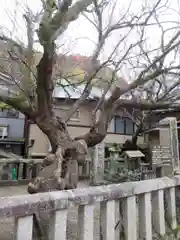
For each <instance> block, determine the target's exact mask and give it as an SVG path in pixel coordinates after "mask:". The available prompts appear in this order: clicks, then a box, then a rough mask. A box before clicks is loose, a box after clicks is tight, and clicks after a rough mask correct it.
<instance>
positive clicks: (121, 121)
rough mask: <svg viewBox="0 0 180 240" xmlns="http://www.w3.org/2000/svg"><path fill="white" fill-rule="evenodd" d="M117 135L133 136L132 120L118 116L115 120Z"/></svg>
mask: <svg viewBox="0 0 180 240" xmlns="http://www.w3.org/2000/svg"><path fill="white" fill-rule="evenodd" d="M114 127H115V129H114V130H115V133H119V134H124V135H132V134H133V133H134V123H133V121H132V120H131V119H128V118H121V117H118V116H116V117H115V119H114Z"/></svg>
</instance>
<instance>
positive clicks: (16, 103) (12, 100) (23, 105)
mask: <svg viewBox="0 0 180 240" xmlns="http://www.w3.org/2000/svg"><path fill="white" fill-rule="evenodd" d="M0 101H2V102H4V103H6V104H8V105H10V106H12V107H13V108H14V109H16V110H18V111H19V112H21V113H23V114H24V115H26V116H27V117H29V118H31V119H34V118H35V116H36V113H35V112H34V111H33V109H32V108H31V106H30V105H29V104H28V102H26V101H24V100H23V99H22V98H18V97H9V96H2V95H0Z"/></svg>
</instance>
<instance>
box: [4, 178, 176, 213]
mask: <svg viewBox="0 0 180 240" xmlns="http://www.w3.org/2000/svg"><path fill="white" fill-rule="evenodd" d="M179 185H180V176H176V177H173V178H168V177H165V178H159V179H152V180H146V181H140V182H128V183H127V182H126V183H121V184H111V185H106V186H97V187H88V188H79V189H74V190H68V191H54V192H47V193H39V194H34V195H28V194H27V195H21V196H13V197H2V198H0V217H11V216H14V217H23V216H28V215H32V214H33V213H36V212H47V211H54V210H61V209H65V208H68V207H70V206H76V205H85V204H93V203H96V202H102V201H108V200H116V199H120V198H125V197H130V196H133V195H139V194H143V193H147V192H152V191H157V190H159V189H166V188H171V187H175V186H179Z"/></svg>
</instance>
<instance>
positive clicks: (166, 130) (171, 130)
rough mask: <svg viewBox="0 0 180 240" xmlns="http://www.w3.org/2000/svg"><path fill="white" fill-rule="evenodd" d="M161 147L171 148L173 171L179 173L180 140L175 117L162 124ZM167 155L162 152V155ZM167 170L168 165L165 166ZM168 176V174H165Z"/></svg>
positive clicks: (162, 121) (161, 122)
mask: <svg viewBox="0 0 180 240" xmlns="http://www.w3.org/2000/svg"><path fill="white" fill-rule="evenodd" d="M159 123H160V131H159V138H160V146H161V147H162V146H163V147H166V148H169V151H170V155H171V159H170V160H171V161H170V165H171V170H172V171H173V173H174V171H177V170H179V140H178V131H177V120H176V118H175V117H168V118H165V119H163V120H161V121H160V122H159ZM163 154H164V155H166V153H163V152H162V155H163ZM162 159H163V156H162ZM165 169H166V164H165V165H164V170H165ZM163 175H166V174H163Z"/></svg>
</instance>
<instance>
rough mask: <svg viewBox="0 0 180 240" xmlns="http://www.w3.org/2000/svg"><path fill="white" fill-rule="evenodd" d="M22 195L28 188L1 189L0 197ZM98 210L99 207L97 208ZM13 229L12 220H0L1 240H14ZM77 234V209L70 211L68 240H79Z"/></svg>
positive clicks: (97, 215)
mask: <svg viewBox="0 0 180 240" xmlns="http://www.w3.org/2000/svg"><path fill="white" fill-rule="evenodd" d="M86 186H87V184H86V183H84V182H82V183H80V184H79V187H86ZM22 194H26V186H21V187H17V186H14V187H0V197H3V196H14V195H22ZM97 208H99V207H98V206H97ZM98 212H99V211H97V209H96V211H95V214H96V217H95V219H96V220H95V221H97V219H99V214H98ZM98 222H99V221H97V223H95V236H96V238H95V240H99V234H98V226H99V224H98ZM13 227H14V224H13V219H12V218H0V240H13ZM76 234H77V209H70V210H69V216H68V229H67V235H68V240H77V237H76ZM24 239H26V238H24ZM87 240H88V239H87Z"/></svg>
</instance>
